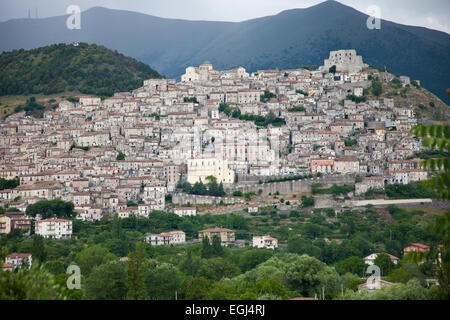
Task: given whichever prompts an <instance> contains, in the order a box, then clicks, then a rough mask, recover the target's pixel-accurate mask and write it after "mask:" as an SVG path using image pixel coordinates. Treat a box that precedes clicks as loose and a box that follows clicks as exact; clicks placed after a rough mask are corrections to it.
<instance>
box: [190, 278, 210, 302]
mask: <svg viewBox="0 0 450 320" xmlns="http://www.w3.org/2000/svg"><path fill="white" fill-rule="evenodd" d="M211 287H212V282H211V281H209V280H208V279H206V278H204V277H197V278H192V279H189V280H188V281H187V282H186V300H206V299H207V298H208V294H209V291H210V290H211Z"/></svg>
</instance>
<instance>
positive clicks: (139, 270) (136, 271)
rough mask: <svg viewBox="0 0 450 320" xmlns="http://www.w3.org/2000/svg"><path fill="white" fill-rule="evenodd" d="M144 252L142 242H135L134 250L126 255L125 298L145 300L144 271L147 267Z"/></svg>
mask: <svg viewBox="0 0 450 320" xmlns="http://www.w3.org/2000/svg"><path fill="white" fill-rule="evenodd" d="M146 260H147V259H146V253H145V248H144V244H143V243H142V242H138V243H136V251H134V252H130V254H129V255H128V267H127V275H128V294H127V299H130V300H145V299H147V292H146V286H145V272H146V268H147V261H146Z"/></svg>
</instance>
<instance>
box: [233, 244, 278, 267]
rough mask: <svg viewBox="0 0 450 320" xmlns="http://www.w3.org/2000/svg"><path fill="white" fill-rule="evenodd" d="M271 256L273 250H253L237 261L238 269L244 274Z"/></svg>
mask: <svg viewBox="0 0 450 320" xmlns="http://www.w3.org/2000/svg"><path fill="white" fill-rule="evenodd" d="M272 255H273V250H266V249H255V250H249V251H246V252H245V253H244V254H243V255H242V256H241V257H240V259H239V267H240V268H241V270H242V272H246V271H248V270H251V269H253V268H255V267H256V266H257V265H259V264H261V263H263V262H265V261H267V260H268V259H270V257H272Z"/></svg>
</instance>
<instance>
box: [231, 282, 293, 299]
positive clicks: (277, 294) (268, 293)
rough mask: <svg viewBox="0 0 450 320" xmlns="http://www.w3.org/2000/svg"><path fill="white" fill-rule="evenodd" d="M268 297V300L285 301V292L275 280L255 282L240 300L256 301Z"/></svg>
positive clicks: (286, 296) (286, 293) (286, 294)
mask: <svg viewBox="0 0 450 320" xmlns="http://www.w3.org/2000/svg"><path fill="white" fill-rule="evenodd" d="M264 297H270V300H278V299H279V300H287V299H288V292H287V290H286V289H285V288H284V287H283V286H282V285H281V283H279V282H278V281H276V280H273V279H268V280H261V281H258V282H256V283H255V284H254V285H253V286H251V287H250V288H248V289H247V290H246V291H245V293H243V294H242V295H241V297H240V299H242V300H258V299H262V298H264Z"/></svg>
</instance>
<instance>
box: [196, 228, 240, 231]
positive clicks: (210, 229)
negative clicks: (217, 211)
mask: <svg viewBox="0 0 450 320" xmlns="http://www.w3.org/2000/svg"><path fill="white" fill-rule="evenodd" d="M199 232H234V230H231V229H225V228H209V229H204V230H200V231H199Z"/></svg>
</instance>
